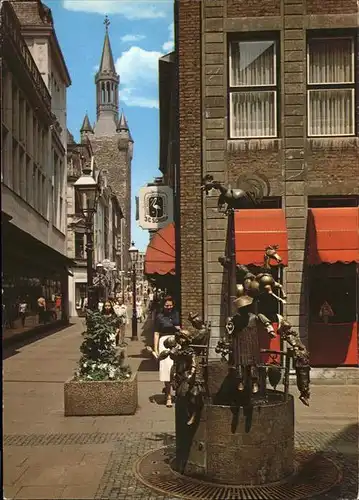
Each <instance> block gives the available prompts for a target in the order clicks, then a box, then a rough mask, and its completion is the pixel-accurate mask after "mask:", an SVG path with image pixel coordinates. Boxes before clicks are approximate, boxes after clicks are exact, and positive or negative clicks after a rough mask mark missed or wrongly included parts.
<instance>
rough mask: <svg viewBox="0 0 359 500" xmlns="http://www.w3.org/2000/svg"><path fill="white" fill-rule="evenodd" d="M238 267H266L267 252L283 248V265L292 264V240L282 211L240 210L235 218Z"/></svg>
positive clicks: (279, 252)
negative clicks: (273, 248) (272, 247)
mask: <svg viewBox="0 0 359 500" xmlns="http://www.w3.org/2000/svg"><path fill="white" fill-rule="evenodd" d="M234 228H235V238H236V262H237V264H244V265H245V264H254V265H256V266H262V265H263V259H264V250H265V248H266V247H267V246H269V245H279V248H278V254H279V255H280V256H281V257H282V259H283V261H282V264H283V265H285V266H286V265H287V264H288V239H287V226H286V222H285V214H284V211H283V210H282V209H277V208H275V209H274V208H273V209H260V208H259V209H250V210H236V212H235V215H234Z"/></svg>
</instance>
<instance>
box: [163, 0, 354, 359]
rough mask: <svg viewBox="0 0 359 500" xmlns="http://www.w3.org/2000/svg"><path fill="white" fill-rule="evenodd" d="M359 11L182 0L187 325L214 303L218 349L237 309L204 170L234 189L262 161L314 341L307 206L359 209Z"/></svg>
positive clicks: (302, 0) (299, 313)
mask: <svg viewBox="0 0 359 500" xmlns="http://www.w3.org/2000/svg"><path fill="white" fill-rule="evenodd" d="M357 11H358V6H357V2H356V1H355V0H341V1H330V2H320V1H317V0H253V1H251V2H247V1H244V0H243V1H242V0H202V1H193V0H180V1H177V2H175V41H176V58H177V59H176V68H177V95H178V116H177V117H176V118H177V120H178V126H179V128H178V135H179V139H178V151H177V157H176V161H173V162H172V165H171V166H170V167H169V168H174V169H176V168H175V167H176V165H179V168H177V169H176V175H175V177H176V179H177V195H178V197H179V202H178V206H179V210H178V211H177V216H176V227H177V233H178V234H177V242H176V247H177V248H178V249H179V252H178V253H177V255H179V259H178V263H177V265H178V270H177V272H180V273H181V309H182V318H183V320H184V323H185V319H186V317H187V316H188V313H189V312H190V311H194V310H196V311H199V312H201V313H204V314H205V316H206V318H207V319H208V320H210V321H211V323H212V339H211V346H212V347H213V346H214V345H215V344H216V343H217V339H218V337H219V336H220V332H221V330H222V329H223V327H224V323H225V316H226V314H227V304H225V302H224V300H225V299H224V297H223V290H224V287H225V286H226V273H225V272H224V270H223V268H222V266H221V265H220V264H219V262H218V258H219V257H221V256H223V255H224V254H225V247H226V238H227V217H226V216H224V215H222V214H219V213H218V211H217V208H216V204H217V194H216V193H215V192H213V194H212V195H210V196H209V197H203V196H202V195H201V190H200V186H201V179H202V178H203V176H204V175H206V174H211V175H213V177H214V178H215V179H217V180H219V181H223V182H224V183H228V184H231V186H232V187H235V186H236V184H237V182H238V178H239V177H240V175H242V174H248V173H252V172H253V171H254V170H257V171H259V172H262V173H264V174H265V175H266V176H267V177H268V178H269V180H270V184H271V196H272V197H273V200H275V202H276V203H277V206H278V208H281V209H283V210H284V211H285V216H286V225H287V237H288V266H287V268H286V271H285V273H284V285H285V286H286V288H287V292H288V302H287V305H286V308H285V314H286V315H287V317H288V319H289V320H290V321H291V322H292V324H293V325H294V326H295V327H296V328H297V329H299V331H300V334H301V336H302V338H303V340H304V341H307V340H308V330H309V321H310V319H309V318H310V311H309V309H310V304H309V293H310V290H309V285H308V283H309V281H310V279H312V278H311V275H310V273H311V271H310V269H309V267H308V265H307V262H306V257H307V252H306V248H307V233H308V231H307V222H308V221H307V219H308V209H310V208H314V207H343V206H348V207H349V206H352V207H358V195H359V155H358V145H359V139H358V122H359V106H358V94H359V92H358V68H359V64H358V60H359V56H358V17H357ZM246 58H247V59H246ZM330 58H332V59H330ZM331 61H332V62H331ZM335 61H337V62H335ZM333 103H334V104H333ZM356 210H358V209H357V208H356ZM339 248H340V245H339ZM358 248H359V245H358ZM340 260H341V258H340V256H339V257H338V261H340ZM335 266H337V264H335ZM338 266H339V267H340V264H338ZM343 266H344V268H345V271H343V270H342V271H340V270H339V271H338V272H339V275H340V272H344V274H350V275H351V276H352V279H353V280H354V281H353V283H354V289H353V288H352V290H354V291H353V292H352V293H354V295H355V297H354V298H353V300H354V303H355V308H356V312H355V315H356V317H353V318H352V320H353V321H352V322H353V324H354V323H356V321H357V314H358V291H357V288H356V290H355V287H357V281H356V277H355V273H356V272H357V271H356V270H355V269H356V268H355V264H352V265H351V264H349V265H347V266H345V265H344V264H343ZM350 266H351V267H350ZM332 268H333V269H334V267H332ZM344 268H343V269H344ZM335 269H337V268H335ZM353 283H352V284H353ZM352 284H351V285H350V286H352ZM351 299H352V298H351ZM356 324H357V323H356ZM353 328H354V327H353ZM353 332H354V330H353ZM353 335H354V333H353ZM354 341H355V339H354V340H353V339H352V340H351V342H352V344H353V342H354ZM212 354H214V353H213V351H212ZM353 359H354V358H353ZM324 364H325V361H324ZM347 364H353V363H352V362H349V363H347ZM354 364H355V363H354Z"/></svg>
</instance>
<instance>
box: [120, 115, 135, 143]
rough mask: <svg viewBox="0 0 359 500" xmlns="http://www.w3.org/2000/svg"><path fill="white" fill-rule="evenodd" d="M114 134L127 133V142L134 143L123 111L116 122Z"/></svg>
mask: <svg viewBox="0 0 359 500" xmlns="http://www.w3.org/2000/svg"><path fill="white" fill-rule="evenodd" d="M116 132H127V134H128V139H129V141H130V142H134V141H133V139H132V135H131V132H130V129H129V127H128V124H127V120H126V117H125V114H124V112H123V111H121V116H120V119H119V120H118V122H117V127H116Z"/></svg>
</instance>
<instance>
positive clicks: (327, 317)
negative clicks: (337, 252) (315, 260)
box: [309, 263, 357, 324]
mask: <svg viewBox="0 0 359 500" xmlns="http://www.w3.org/2000/svg"><path fill="white" fill-rule="evenodd" d="M356 280H357V277H356V266H355V264H339V263H338V264H321V265H319V266H315V267H312V268H310V270H309V315H310V322H311V323H329V324H338V323H352V322H354V321H356V300H357V299H356V293H357V292H356Z"/></svg>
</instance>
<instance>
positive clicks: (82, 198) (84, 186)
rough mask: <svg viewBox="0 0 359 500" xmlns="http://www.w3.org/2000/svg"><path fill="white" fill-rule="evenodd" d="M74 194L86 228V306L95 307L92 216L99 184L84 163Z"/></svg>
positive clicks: (92, 308)
mask: <svg viewBox="0 0 359 500" xmlns="http://www.w3.org/2000/svg"><path fill="white" fill-rule="evenodd" d="M74 187H75V190H76V191H75V192H76V196H78V199H79V206H80V210H81V214H82V216H83V218H84V222H85V229H86V254H87V300H88V308H89V309H91V310H94V309H95V307H96V301H95V295H94V286H93V218H94V214H95V213H96V210H97V202H98V197H99V193H100V190H99V184H98V182H96V181H95V179H94V177H93V175H92V169H91V167H89V165H85V167H84V168H83V170H82V175H81V177H79V178H78V179H77V181H76V182H75V183H74Z"/></svg>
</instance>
